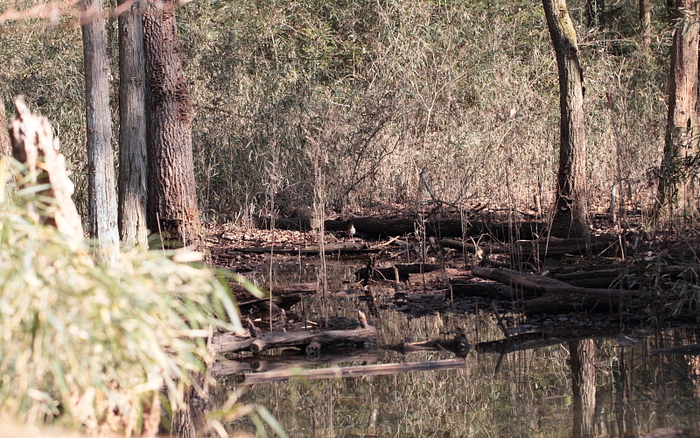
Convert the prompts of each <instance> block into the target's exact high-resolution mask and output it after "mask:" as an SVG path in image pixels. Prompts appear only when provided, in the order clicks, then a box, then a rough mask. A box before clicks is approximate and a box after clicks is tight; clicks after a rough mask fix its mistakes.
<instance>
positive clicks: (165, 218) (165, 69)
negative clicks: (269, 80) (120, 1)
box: [143, 0, 201, 246]
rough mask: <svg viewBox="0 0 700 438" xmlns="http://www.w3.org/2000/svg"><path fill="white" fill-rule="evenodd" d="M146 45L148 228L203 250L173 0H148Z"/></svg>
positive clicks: (189, 115)
mask: <svg viewBox="0 0 700 438" xmlns="http://www.w3.org/2000/svg"><path fill="white" fill-rule="evenodd" d="M143 41H144V53H145V59H146V127H147V128H146V129H147V136H146V138H147V143H146V144H147V151H148V152H147V154H148V178H147V187H148V206H147V215H148V218H147V221H148V227H149V228H150V230H151V231H152V232H154V233H155V232H158V233H160V234H161V236H163V238H164V239H165V240H167V241H168V242H169V244H170V245H171V246H180V245H195V246H199V245H200V244H201V236H200V233H201V226H200V220H199V210H198V208H197V192H196V190H197V189H196V186H195V180H194V162H193V157H192V112H191V108H190V93H189V90H188V84H187V81H186V79H185V76H184V73H183V71H182V59H181V57H180V51H179V48H178V39H177V25H176V22H175V9H174V4H173V1H172V0H163V1H150V2H148V4H147V7H146V11H145V13H144V15H143Z"/></svg>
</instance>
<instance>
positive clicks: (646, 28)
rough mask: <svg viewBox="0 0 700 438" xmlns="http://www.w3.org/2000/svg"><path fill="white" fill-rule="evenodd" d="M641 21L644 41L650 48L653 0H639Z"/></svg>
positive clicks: (646, 46)
mask: <svg viewBox="0 0 700 438" xmlns="http://www.w3.org/2000/svg"><path fill="white" fill-rule="evenodd" d="M639 23H640V25H641V27H642V43H643V44H644V47H645V48H647V49H648V48H649V44H650V43H651V0H639Z"/></svg>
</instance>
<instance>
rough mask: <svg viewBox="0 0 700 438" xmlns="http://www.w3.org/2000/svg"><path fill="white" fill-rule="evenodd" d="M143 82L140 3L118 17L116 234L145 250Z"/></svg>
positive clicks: (146, 236) (120, 1) (146, 237)
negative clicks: (117, 215)
mask: <svg viewBox="0 0 700 438" xmlns="http://www.w3.org/2000/svg"><path fill="white" fill-rule="evenodd" d="M125 1H126V0H119V4H123V3H124V2H125ZM145 82H146V77H145V71H144V57H143V29H142V20H141V2H136V3H134V4H133V5H132V6H131V7H130V8H129V9H127V10H126V11H124V12H123V13H122V14H121V15H120V16H119V234H120V236H121V239H122V241H123V242H124V243H126V244H127V245H139V246H144V247H145V246H146V245H148V228H147V226H146V174H147V173H148V168H147V162H146V114H145V107H146V100H145V99H146V97H145Z"/></svg>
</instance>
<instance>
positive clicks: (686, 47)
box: [658, 0, 698, 217]
mask: <svg viewBox="0 0 700 438" xmlns="http://www.w3.org/2000/svg"><path fill="white" fill-rule="evenodd" d="M676 10H677V14H678V15H677V17H678V20H679V21H678V25H677V26H676V30H675V32H674V34H673V47H672V49H671V72H670V78H669V90H668V93H669V99H668V122H667V125H666V142H665V146H664V157H663V161H662V163H661V172H660V179H659V194H658V198H659V199H658V201H659V202H658V204H659V205H658V207H659V211H660V212H662V213H663V214H664V215H665V216H668V217H670V216H671V215H673V214H674V213H680V214H683V215H693V214H695V213H696V211H697V207H696V206H695V199H694V198H695V194H694V190H693V181H692V179H690V178H687V177H684V173H685V172H684V169H683V161H684V159H685V158H687V157H688V156H689V155H691V154H692V153H693V145H694V144H695V143H696V142H697V140H695V139H694V138H693V137H694V136H695V135H697V133H698V129H697V125H698V109H697V106H698V17H697V13H698V0H677V1H676Z"/></svg>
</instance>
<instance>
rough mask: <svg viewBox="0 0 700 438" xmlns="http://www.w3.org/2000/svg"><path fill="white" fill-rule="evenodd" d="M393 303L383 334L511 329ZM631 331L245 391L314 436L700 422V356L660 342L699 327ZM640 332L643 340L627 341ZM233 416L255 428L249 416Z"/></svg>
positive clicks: (349, 311) (486, 336) (362, 305)
mask: <svg viewBox="0 0 700 438" xmlns="http://www.w3.org/2000/svg"><path fill="white" fill-rule="evenodd" d="M343 272H346V274H343V275H347V272H349V271H343ZM345 278H347V277H345ZM337 287H342V286H337ZM374 293H375V298H376V299H377V300H378V301H379V303H380V304H384V305H388V304H389V303H390V301H388V298H389V297H390V296H391V295H393V293H394V291H393V289H390V288H387V289H386V290H375V291H374ZM330 303H331V306H330V308H331V315H336V316H343V317H354V315H355V312H356V309H362V310H365V311H367V303H366V302H364V301H360V300H357V299H353V298H343V299H333V300H331V301H330ZM318 304H319V303H318V300H317V299H316V300H315V299H309V300H304V302H303V303H300V304H299V305H298V306H300V308H301V307H303V308H304V309H307V310H306V312H307V313H309V312H310V313H311V314H313V313H314V312H317V309H318ZM382 307H383V306H381V305H380V306H379V308H380V311H379V313H378V314H377V316H375V317H374V318H371V322H372V324H374V325H375V326H376V327H377V329H378V334H379V344H380V345H387V344H395V343H398V342H401V341H405V340H428V339H437V338H441V337H446V336H447V333H452V332H454V331H455V330H456V329H458V328H459V329H464V330H465V332H466V334H467V337H468V338H469V340H470V341H471V342H472V343H474V344H477V343H486V342H489V341H497V340H502V339H503V337H504V336H503V332H502V330H500V329H499V328H498V327H497V325H496V319H495V318H494V317H493V316H492V315H490V314H488V313H484V312H476V313H473V314H468V315H465V314H457V313H454V312H450V311H446V312H440V313H435V314H431V315H427V316H424V317H421V318H414V317H411V316H410V315H407V314H404V313H401V312H399V311H396V310H393V309H391V308H383V309H382ZM308 309H316V310H308ZM292 311H297V312H299V313H304V312H302V311H301V310H299V309H292ZM626 333H627V334H628V335H630V336H627V337H626V338H625V337H618V338H617V339H616V338H615V337H614V335H615V334H614V333H611V337H605V338H604V337H600V336H598V337H589V338H585V337H584V338H582V339H574V340H570V341H564V342H560V343H557V344H556V345H550V346H547V347H543V348H537V349H524V350H515V351H512V352H509V353H508V354H498V353H496V352H495V351H488V350H486V349H482V350H481V351H480V352H477V351H473V352H471V353H470V354H469V355H468V357H467V358H466V360H465V364H464V366H463V367H462V368H460V369H454V370H440V371H423V372H416V373H402V374H393V375H371V376H363V377H358V378H342V379H333V380H308V381H305V380H296V381H286V382H276V383H269V384H257V385H253V386H249V387H247V389H246V393H245V395H244V397H243V398H242V401H244V402H247V403H254V404H258V405H262V406H265V407H267V408H268V409H269V410H270V412H271V413H272V414H273V415H274V416H275V417H276V418H278V419H279V421H280V423H281V424H282V426H283V428H284V429H285V430H286V431H287V433H288V434H289V436H290V437H304V438H306V437H316V436H317V437H531V436H532V437H535V436H546V437H597V436H610V437H638V436H640V435H643V434H645V433H649V432H650V431H652V430H655V429H658V428H662V427H688V428H692V429H696V430H697V429H699V428H700V416H698V412H699V410H698V408H699V402H698V395H699V394H700V386H698V384H699V383H700V361H698V357H697V356H684V355H673V356H669V355H653V354H650V352H651V350H653V349H657V348H662V347H668V346H673V345H683V344H692V343H696V342H698V336H697V334H696V331H695V330H692V329H674V330H663V331H655V332H653V331H649V330H643V331H642V330H637V331H636V332H635V331H633V330H632V331H630V330H627V331H626ZM628 338H629V339H636V338H639V342H638V343H636V344H635V343H634V342H625V341H624V340H625V339H628ZM372 354H373V355H372V361H373V362H376V363H394V362H418V361H428V360H441V359H449V358H451V357H454V356H453V355H452V354H451V353H448V352H435V351H429V352H417V353H411V354H406V355H404V354H401V353H398V352H395V351H384V350H379V351H378V352H376V356H374V354H375V352H373V353H372ZM361 357H364V356H361ZM361 363H362V362H360V361H354V362H346V363H343V364H336V365H341V366H343V365H346V366H349V365H360V364H361ZM320 366H328V365H320ZM234 382H235V379H230V378H222V382H221V384H220V385H219V386H218V387H216V388H214V389H213V391H212V396H213V402H214V404H215V405H216V404H217V403H223V402H224V401H225V400H226V398H227V395H228V393H229V392H230V391H231V389H232V388H233V387H234V386H236V385H237V384H236V383H234ZM226 427H227V428H228V429H229V430H231V431H234V430H248V431H250V432H252V433H255V427H254V425H253V424H252V423H249V422H247V420H242V421H238V422H235V423H231V424H228V425H226Z"/></svg>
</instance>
